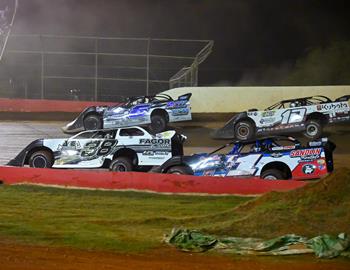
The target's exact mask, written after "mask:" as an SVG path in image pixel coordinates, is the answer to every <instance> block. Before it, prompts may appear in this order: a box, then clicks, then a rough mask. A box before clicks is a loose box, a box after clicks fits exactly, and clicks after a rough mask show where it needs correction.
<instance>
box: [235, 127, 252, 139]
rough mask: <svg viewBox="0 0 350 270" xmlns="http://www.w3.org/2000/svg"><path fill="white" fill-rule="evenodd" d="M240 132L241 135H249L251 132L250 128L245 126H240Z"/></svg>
mask: <svg viewBox="0 0 350 270" xmlns="http://www.w3.org/2000/svg"><path fill="white" fill-rule="evenodd" d="M238 134H239V136H241V137H247V136H248V134H249V129H248V128H247V127H245V126H243V127H239V128H238Z"/></svg>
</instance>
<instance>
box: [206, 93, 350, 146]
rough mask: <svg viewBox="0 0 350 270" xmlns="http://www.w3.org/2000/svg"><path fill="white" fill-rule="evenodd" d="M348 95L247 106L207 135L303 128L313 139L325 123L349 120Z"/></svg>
mask: <svg viewBox="0 0 350 270" xmlns="http://www.w3.org/2000/svg"><path fill="white" fill-rule="evenodd" d="M349 98H350V95H347V96H343V97H340V98H338V99H336V100H335V101H332V100H330V99H329V98H327V97H325V96H313V97H304V98H298V99H289V100H283V101H281V102H278V103H276V104H274V105H272V106H270V107H268V108H267V109H266V110H264V111H258V110H256V109H251V110H248V111H246V112H241V113H238V114H236V115H235V116H234V117H232V118H231V119H230V120H229V121H228V122H227V123H226V124H225V126H224V127H223V128H221V129H218V130H215V131H214V132H213V133H212V134H211V137H212V138H214V139H232V138H236V139H238V140H249V139H252V138H254V137H256V136H264V135H266V136H267V135H271V134H274V135H280V134H285V133H291V132H293V133H295V132H303V135H304V136H306V137H308V138H309V139H317V138H320V137H321V136H322V132H323V128H324V127H325V126H326V125H327V124H331V123H338V122H343V121H349V120H350V107H349V103H348V101H349Z"/></svg>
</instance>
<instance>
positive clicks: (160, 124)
mask: <svg viewBox="0 0 350 270" xmlns="http://www.w3.org/2000/svg"><path fill="white" fill-rule="evenodd" d="M166 127H167V121H166V119H165V117H163V116H161V115H157V114H156V115H153V116H151V129H152V131H153V132H154V133H160V132H162V131H164V130H165V129H166Z"/></svg>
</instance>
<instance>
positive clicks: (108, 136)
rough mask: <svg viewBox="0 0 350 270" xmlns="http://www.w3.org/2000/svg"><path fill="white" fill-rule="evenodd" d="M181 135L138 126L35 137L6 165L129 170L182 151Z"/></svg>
mask: <svg viewBox="0 0 350 270" xmlns="http://www.w3.org/2000/svg"><path fill="white" fill-rule="evenodd" d="M185 139H186V137H185V136H183V135H180V134H177V133H176V132H175V131H174V130H169V131H165V132H162V133H159V134H156V135H152V134H150V133H149V132H148V131H147V130H146V129H143V128H141V127H137V126H134V127H128V128H118V129H105V130H90V131H84V132H80V133H78V134H77V135H75V136H72V137H70V138H63V139H39V140H35V141H33V142H32V143H30V144H29V145H28V146H27V147H26V148H24V149H23V150H22V151H21V152H20V153H19V154H18V155H17V156H16V157H15V158H14V159H12V160H11V161H10V162H9V163H8V165H10V166H24V165H26V164H28V165H29V166H30V167H35V168H51V167H53V168H106V167H107V168H108V167H109V169H110V170H112V171H133V170H136V169H145V168H150V167H151V166H159V165H162V164H163V163H164V162H165V161H167V160H168V159H170V158H171V157H172V156H177V155H182V154H183V145H182V144H183V141H184V140H185Z"/></svg>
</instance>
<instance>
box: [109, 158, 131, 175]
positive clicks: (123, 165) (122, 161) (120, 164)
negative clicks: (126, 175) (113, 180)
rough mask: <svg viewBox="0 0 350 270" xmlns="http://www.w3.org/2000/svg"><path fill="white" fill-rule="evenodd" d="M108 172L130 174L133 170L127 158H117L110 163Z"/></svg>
mask: <svg viewBox="0 0 350 270" xmlns="http://www.w3.org/2000/svg"><path fill="white" fill-rule="evenodd" d="M109 170H110V171H112V172H130V171H132V170H133V165H132V162H131V160H130V159H129V158H126V157H119V158H116V159H114V160H113V161H112V162H111V164H110V166H109Z"/></svg>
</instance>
